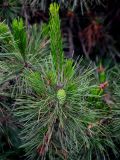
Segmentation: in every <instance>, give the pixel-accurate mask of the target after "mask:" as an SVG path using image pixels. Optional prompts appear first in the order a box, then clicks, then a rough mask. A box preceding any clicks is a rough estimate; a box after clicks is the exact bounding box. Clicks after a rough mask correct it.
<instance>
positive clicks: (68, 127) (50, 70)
mask: <svg viewBox="0 0 120 160" xmlns="http://www.w3.org/2000/svg"><path fill="white" fill-rule="evenodd" d="M49 12H50V19H49V23H48V24H47V25H43V26H42V28H39V27H38V26H37V25H35V26H33V27H32V28H29V29H27V28H25V25H24V22H23V20H22V19H14V20H13V22H12V26H11V29H9V27H8V26H7V25H6V24H5V23H1V24H0V44H1V47H0V52H1V53H0V70H1V73H0V86H1V91H2V94H1V95H0V96H3V97H4V98H8V96H9V97H10V98H12V100H13V101H12V102H11V105H10V106H9V103H6V102H5V101H3V102H2V103H0V105H1V106H2V107H1V109H0V115H2V117H3V118H4V116H6V111H7V109H8V108H10V116H12V117H14V119H15V120H16V122H17V124H16V130H17V128H19V130H20V132H19V134H18V133H17V136H18V139H17V140H18V141H19V146H17V147H18V148H20V149H22V150H23V151H24V158H25V159H27V160H47V159H49V160H54V159H55V160H56V159H58V160H62V159H63V160H73V159H74V160H78V159H79V160H93V159H95V160H102V159H105V160H108V159H109V158H110V155H109V153H110V152H111V153H112V155H114V156H116V157H117V156H118V154H119V153H118V151H117V146H116V142H117V143H119V140H120V138H119V136H118V135H119V133H120V127H118V125H117V126H116V127H115V124H116V123H118V124H120V117H119V115H120V114H119V113H120V112H119V107H120V104H119V103H114V101H116V100H118V99H119V98H118V97H119V94H118V92H117V90H116V88H118V86H119V83H117V84H115V85H114V86H116V87H115V89H114V98H115V99H114V100H113V101H112V100H111V99H109V89H108V86H109V82H108V81H109V80H108V79H107V76H106V75H107V74H106V71H105V69H104V68H103V66H102V64H100V66H99V67H98V69H97V71H95V69H92V67H87V68H83V67H82V65H81V63H80V61H77V62H76V61H74V60H73V59H66V58H65V56H64V51H63V42H62V36H61V30H60V28H61V23H60V18H59V5H58V4H57V3H52V4H51V5H50V8H49ZM94 73H95V74H96V75H97V78H96V77H95V76H94ZM115 73H116V72H115ZM111 74H113V75H114V72H112V73H111ZM110 89H111V88H110ZM5 103H6V105H8V106H9V107H8V108H7V109H6V110H4V109H3V108H4V107H5V105H4V104H5ZM116 113H117V114H116ZM116 115H117V118H116V117H115V116H116ZM11 123H12V122H11ZM11 123H10V124H11ZM18 124H19V125H20V126H19V125H18ZM3 128H4V126H3V123H2V121H1V119H0V133H1V132H3V131H4V129H3ZM10 129H11V131H13V128H12V127H11V128H10ZM10 133H11V132H10ZM10 136H11V134H9V132H8V136H7V137H10ZM17 136H16V137H17ZM10 138H11V137H10ZM18 141H17V142H18ZM9 142H11V143H12V141H9ZM13 146H14V145H13ZM15 147H16V146H15ZM109 151H110V152H109ZM0 152H1V146H0Z"/></svg>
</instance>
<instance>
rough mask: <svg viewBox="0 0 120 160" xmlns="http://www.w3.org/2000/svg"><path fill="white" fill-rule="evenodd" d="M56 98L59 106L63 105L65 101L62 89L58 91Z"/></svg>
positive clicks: (64, 93)
mask: <svg viewBox="0 0 120 160" xmlns="http://www.w3.org/2000/svg"><path fill="white" fill-rule="evenodd" d="M57 98H58V100H59V104H61V105H63V104H64V102H65V100H66V92H65V90H64V89H59V90H58V92H57Z"/></svg>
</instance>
